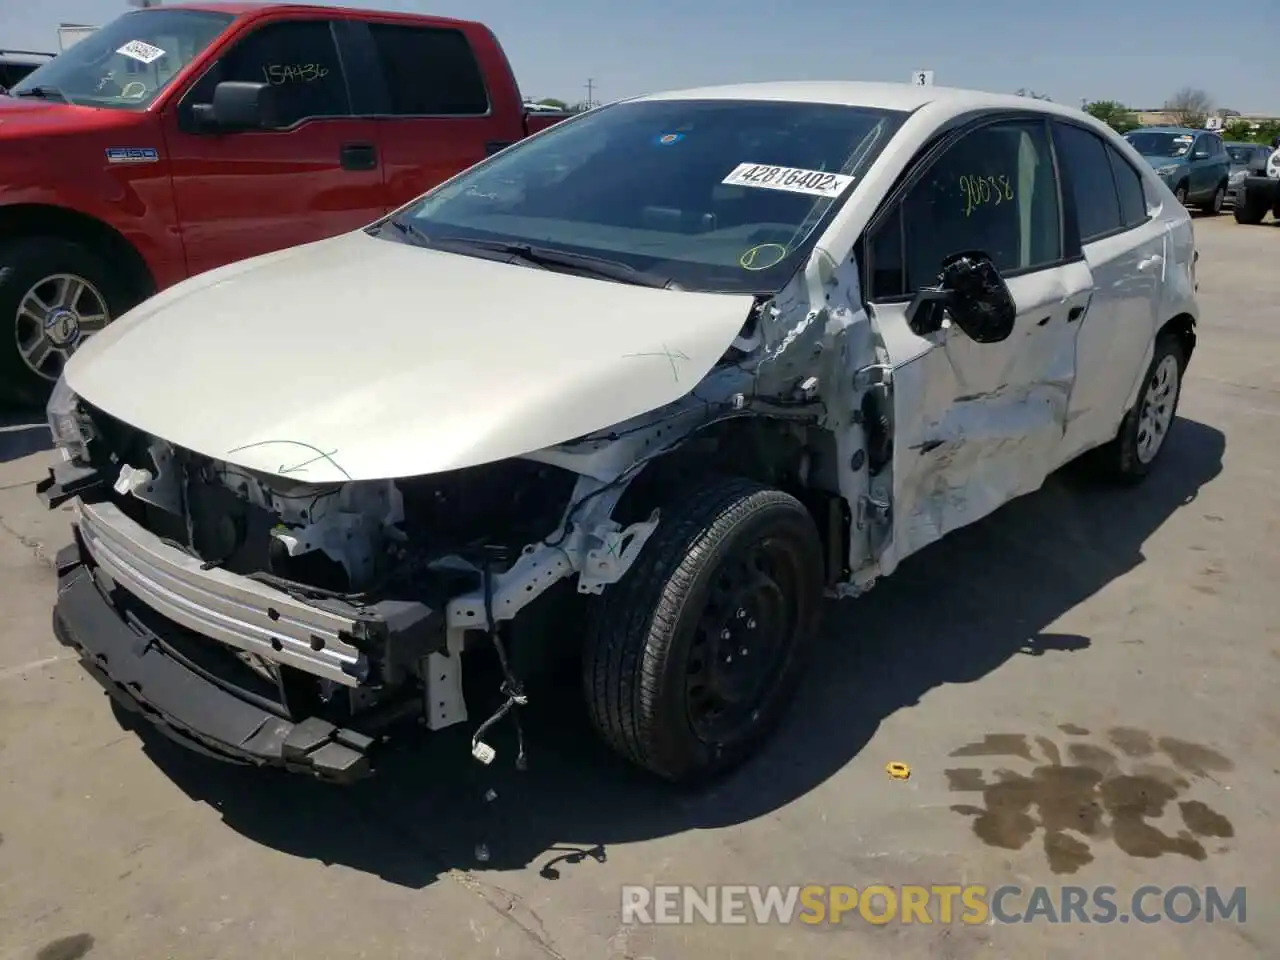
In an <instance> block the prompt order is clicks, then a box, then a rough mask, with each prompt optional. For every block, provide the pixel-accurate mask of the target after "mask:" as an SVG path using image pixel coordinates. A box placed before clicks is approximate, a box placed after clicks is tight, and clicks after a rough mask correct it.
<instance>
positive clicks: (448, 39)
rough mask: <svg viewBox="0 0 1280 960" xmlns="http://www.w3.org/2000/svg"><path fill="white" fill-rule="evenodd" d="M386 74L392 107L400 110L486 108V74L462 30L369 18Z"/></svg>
mask: <svg viewBox="0 0 1280 960" xmlns="http://www.w3.org/2000/svg"><path fill="white" fill-rule="evenodd" d="M369 31H370V32H371V33H372V34H373V42H374V45H375V47H376V48H377V50H378V59H379V60H380V61H381V62H382V70H383V73H384V75H385V76H386V80H387V90H388V93H389V95H390V99H391V112H392V113H395V114H397V115H400V116H419V117H422V116H477V115H481V114H485V113H488V112H489V94H488V91H487V90H486V89H485V85H484V75H483V73H482V72H481V70H480V64H479V63H478V62H477V61H476V56H475V53H474V52H473V51H472V49H471V44H470V43H469V42H468V41H467V38H466V36H465V35H464V34H463V33H462V32H461V31H460V30H448V29H440V28H438V27H402V26H398V25H396V24H391V23H371V24H369Z"/></svg>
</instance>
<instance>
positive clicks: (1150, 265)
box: [1138, 253, 1164, 270]
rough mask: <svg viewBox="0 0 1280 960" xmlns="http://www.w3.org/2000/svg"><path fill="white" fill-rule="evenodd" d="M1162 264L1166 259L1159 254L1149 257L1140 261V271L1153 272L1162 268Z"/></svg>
mask: <svg viewBox="0 0 1280 960" xmlns="http://www.w3.org/2000/svg"><path fill="white" fill-rule="evenodd" d="M1162 263H1164V257H1162V256H1160V254H1158V253H1157V254H1155V255H1153V256H1150V257H1147V258H1146V259H1145V260H1139V261H1138V269H1139V270H1153V269H1155V268H1156V267H1158V266H1160V265H1161V264H1162Z"/></svg>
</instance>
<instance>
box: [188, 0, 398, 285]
mask: <svg viewBox="0 0 1280 960" xmlns="http://www.w3.org/2000/svg"><path fill="white" fill-rule="evenodd" d="M224 80H242V81H245V80H247V81H254V82H259V83H270V84H272V85H273V86H275V87H276V91H275V92H276V94H277V101H278V104H279V123H278V125H277V126H276V127H274V128H273V129H270V130H252V131H243V132H225V133H222V132H217V131H209V130H204V129H201V127H200V126H199V125H198V124H197V122H196V120H195V118H194V116H193V111H192V109H191V108H192V106H193V105H194V104H197V103H210V102H212V100H213V89H214V87H215V86H216V84H217V83H219V82H221V81H224ZM375 127H376V121H374V120H372V119H369V118H360V117H356V116H354V115H353V111H352V108H351V95H350V92H349V85H348V78H347V75H346V72H345V71H344V69H343V63H342V59H341V57H340V56H339V53H338V44H337V41H336V38H335V31H334V24H333V23H332V22H331V21H329V20H326V19H317V18H299V19H286V20H272V21H268V22H266V23H264V24H262V25H260V26H256V27H251V28H250V29H249V31H248V32H246V33H245V34H243V35H241V36H240V37H239V38H237V39H236V40H235V41H234V42H233V45H232V46H231V47H230V49H228V50H227V51H226V52H225V53H224V54H222V55H221V56H220V57H219V58H218V59H217V60H216V61H215V62H214V63H213V65H212V66H211V67H210V68H209V69H208V70H207V71H205V73H204V74H203V75H202V76H201V77H200V78H199V79H198V80H197V81H196V82H195V83H194V84H193V85H192V87H191V89H189V90H188V91H187V92H186V93H185V94H184V95H183V97H182V98H181V99H180V100H179V102H178V104H177V107H176V109H174V110H173V111H172V113H171V114H170V115H169V116H168V117H166V140H167V143H168V148H169V157H170V164H171V168H172V171H173V190H174V199H175V202H176V205H177V211H178V218H179V224H180V229H181V231H182V239H183V246H184V249H185V251H186V257H187V269H188V271H189V272H190V273H192V274H195V273H201V272H203V271H205V270H209V269H212V268H213V267H217V266H221V265H222V264H225V263H229V262H231V261H233V260H241V259H244V258H246V257H251V256H255V255H257V254H262V253H268V252H270V251H273V250H279V249H282V248H284V247H289V246H294V245H297V244H300V243H306V242H309V241H312V240H320V239H323V238H325V237H331V236H336V235H337V234H340V233H345V232H346V231H349V230H354V229H357V228H359V227H361V226H363V225H364V224H367V223H370V222H372V221H373V220H375V219H377V217H379V216H381V215H382V214H383V213H384V212H385V210H386V203H385V194H384V187H383V182H382V169H381V162H380V159H379V156H378V149H377V144H376V140H377V135H376V132H375Z"/></svg>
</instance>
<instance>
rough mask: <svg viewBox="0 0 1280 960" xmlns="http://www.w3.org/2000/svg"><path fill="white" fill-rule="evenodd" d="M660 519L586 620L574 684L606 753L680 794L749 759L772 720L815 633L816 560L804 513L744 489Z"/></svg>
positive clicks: (689, 499) (676, 504)
mask: <svg viewBox="0 0 1280 960" xmlns="http://www.w3.org/2000/svg"><path fill="white" fill-rule="evenodd" d="M663 513H664V516H663V518H662V521H661V523H660V525H659V526H658V529H657V530H656V531H655V533H654V535H653V537H652V539H650V541H649V542H648V543H646V544H645V547H644V550H643V551H642V552H641V554H640V556H638V557H637V558H636V561H635V564H634V565H633V566H632V568H631V569H630V570H629V571H628V572H627V574H626V576H624V577H623V578H622V580H620V581H619V582H618V583H617V584H614V585H613V586H612V587H610V588H607V589H606V590H605V592H604V594H603V596H602V597H600V598H599V600H598V601H597V603H596V605H595V607H594V609H593V610H592V613H591V616H590V618H589V622H588V633H587V639H586V644H585V647H584V655H583V682H584V686H585V693H586V700H587V705H588V710H589V713H590V715H591V718H592V722H593V724H594V725H595V727H596V729H597V730H598V731H599V733H600V734H601V736H602V737H603V739H604V740H605V742H606V743H608V744H609V745H610V746H611V747H612V748H613V749H614V750H616V751H617V752H618V753H620V754H621V755H622V756H623V757H625V758H627V759H628V760H630V761H631V762H632V763H634V764H636V765H637V766H640V767H642V768H644V769H645V770H648V771H649V772H651V773H654V774H656V775H658V776H659V777H662V778H664V779H666V780H669V781H672V782H676V783H682V784H690V783H698V782H704V781H706V780H708V779H710V778H712V777H716V776H719V775H721V774H724V773H726V772H728V771H729V770H731V769H733V768H734V767H736V766H738V765H740V764H741V763H743V762H744V761H746V760H747V759H748V758H749V757H750V756H751V755H752V754H753V753H754V752H755V751H756V749H758V748H759V747H760V746H761V745H762V744H763V742H764V741H765V740H766V739H767V738H768V736H769V735H770V734H771V733H772V732H773V730H774V729H775V728H776V727H777V725H778V723H779V722H780V720H781V719H782V716H783V714H784V713H785V708H786V706H787V705H788V703H789V702H790V701H791V699H792V697H793V695H794V693H795V688H796V685H797V683H798V682H799V679H800V677H801V675H802V673H803V670H804V666H805V663H806V661H807V659H808V653H809V649H810V647H811V646H812V643H813V638H814V635H815V633H816V629H817V623H818V618H819V614H820V609H821V605H822V596H823V552H822V546H821V541H820V538H819V536H818V531H817V527H816V526H815V525H814V522H813V519H812V517H810V515H809V513H808V512H807V511H806V510H805V508H804V506H803V505H802V504H801V503H800V502H799V501H798V500H796V499H795V498H794V497H792V496H790V495H789V494H786V493H783V492H781V491H778V490H774V489H771V488H769V487H766V486H763V485H761V484H758V483H756V482H754V481H751V480H744V479H736V478H713V479H710V480H708V481H706V482H705V483H704V484H703V485H702V486H701V487H700V488H696V489H695V490H694V491H693V492H692V494H690V495H687V496H672V497H671V499H670V505H669V506H667V507H664V509H663ZM753 584H754V590H755V593H754V594H751V593H750V592H748V591H747V588H748V587H751V586H752V585H753ZM757 618H758V620H759V623H757ZM770 622H772V623H773V624H775V625H776V626H777V628H778V629H777V630H776V631H775V630H770V629H769V626H768V624H769V623H770ZM757 629H758V630H760V633H758V634H757V633H753V631H755V630H757ZM726 641H728V643H729V644H730V646H728V647H726V646H723V644H724V643H725V642H726ZM743 650H746V651H747V653H746V654H745V655H744V654H743V653H742V651H743ZM752 653H755V654H756V655H757V659H756V660H750V661H749V660H747V659H746V658H747V657H750V655H751V654H752ZM734 657H737V658H738V666H737V667H736V668H735V667H733V666H732V664H731V661H732V660H733V659H734ZM754 664H761V666H760V667H756V668H755V671H754V674H753V670H752V667H753V665H754ZM744 666H745V668H746V669H745V670H744ZM753 684H758V686H755V687H754V689H753ZM717 694H720V695H721V701H720V702H721V712H720V716H719V719H718V720H717V719H716V715H715V713H714V711H712V710H708V709H706V708H707V707H708V706H709V705H710V704H712V703H713V702H715V701H716V699H717ZM735 699H736V702H734V701H735Z"/></svg>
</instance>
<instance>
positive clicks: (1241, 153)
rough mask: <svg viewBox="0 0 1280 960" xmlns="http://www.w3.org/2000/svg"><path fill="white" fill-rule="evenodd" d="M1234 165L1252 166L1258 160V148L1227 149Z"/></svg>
mask: <svg viewBox="0 0 1280 960" xmlns="http://www.w3.org/2000/svg"><path fill="white" fill-rule="evenodd" d="M1227 153H1229V154H1230V155H1231V162H1232V163H1239V164H1250V163H1253V162H1254V161H1255V160H1256V159H1257V153H1258V148H1257V147H1227Z"/></svg>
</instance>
